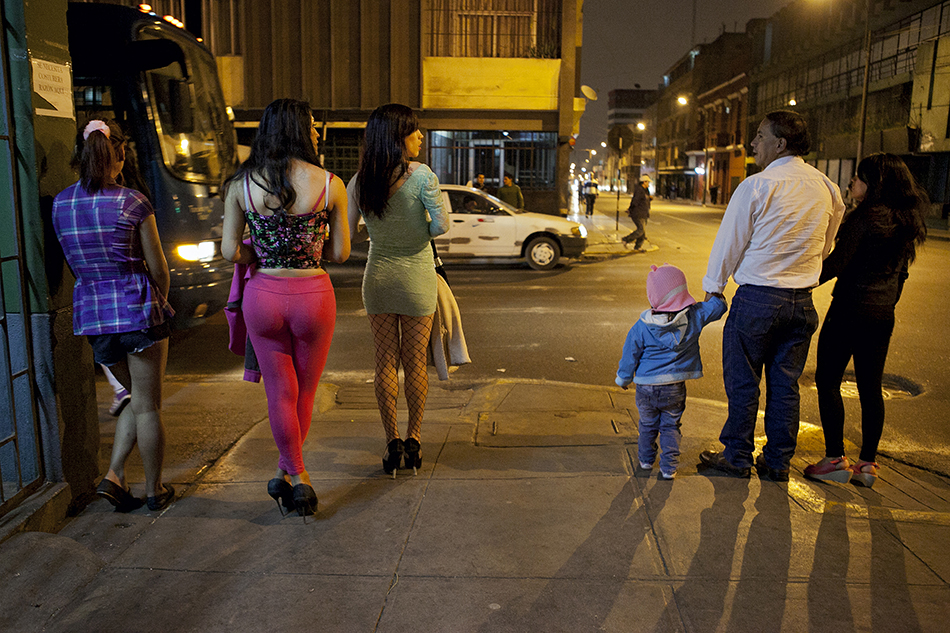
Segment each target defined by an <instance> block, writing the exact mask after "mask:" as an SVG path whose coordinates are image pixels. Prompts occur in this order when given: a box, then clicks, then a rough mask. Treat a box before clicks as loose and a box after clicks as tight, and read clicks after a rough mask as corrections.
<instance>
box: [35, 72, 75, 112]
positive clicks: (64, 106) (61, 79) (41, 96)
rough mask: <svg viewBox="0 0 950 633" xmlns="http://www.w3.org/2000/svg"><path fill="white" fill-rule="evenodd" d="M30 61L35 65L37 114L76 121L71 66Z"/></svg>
mask: <svg viewBox="0 0 950 633" xmlns="http://www.w3.org/2000/svg"><path fill="white" fill-rule="evenodd" d="M30 61H31V62H32V63H33V95H34V103H36V110H35V112H36V114H37V115H40V116H54V117H59V118H63V119H75V118H76V115H75V114H74V111H73V82H72V76H71V73H70V68H69V66H67V65H66V64H57V63H56V62H48V61H45V60H42V59H35V58H33V59H31V60H30Z"/></svg>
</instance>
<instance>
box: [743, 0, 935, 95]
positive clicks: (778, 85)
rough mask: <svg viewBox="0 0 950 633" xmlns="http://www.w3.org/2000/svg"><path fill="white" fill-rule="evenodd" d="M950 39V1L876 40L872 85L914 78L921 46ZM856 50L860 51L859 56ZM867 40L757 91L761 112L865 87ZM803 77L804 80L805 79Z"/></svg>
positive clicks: (892, 27)
mask: <svg viewBox="0 0 950 633" xmlns="http://www.w3.org/2000/svg"><path fill="white" fill-rule="evenodd" d="M948 33H950V0H946V1H945V2H943V3H941V4H937V5H934V6H932V7H930V8H928V9H926V10H924V11H921V12H920V13H916V14H914V15H911V16H909V17H907V18H905V19H903V20H901V21H900V22H895V23H892V24H890V25H888V26H886V27H884V28H883V29H881V30H879V31H877V32H875V33H873V34H872V45H871V65H870V80H871V81H878V80H881V79H888V78H890V77H894V76H897V75H902V74H906V73H913V72H914V67H915V63H916V59H917V47H918V45H919V44H920V42H922V41H924V40H927V39H932V38H934V37H939V36H944V35H947V34H948ZM855 46H858V47H860V48H859V49H858V50H855ZM864 58H865V54H864V39H863V38H861V39H860V40H855V41H853V42H850V43H849V44H847V45H846V46H843V47H841V48H839V49H837V50H835V51H832V52H830V53H827V54H826V55H823V56H821V57H818V58H816V59H813V60H810V61H809V62H808V65H807V66H806V67H805V68H804V69H799V70H798V71H791V72H792V73H794V76H793V77H791V78H790V77H788V76H786V75H785V74H783V75H779V76H777V77H773V78H772V79H769V80H767V81H765V82H763V83H761V84H759V86H758V94H757V97H758V103H759V111H761V112H767V111H769V110H774V109H776V108H782V107H785V106H786V105H787V104H788V100H789V99H791V98H795V99H797V100H799V101H807V100H814V99H818V98H821V97H825V96H828V95H832V94H837V93H841V92H845V91H847V90H849V89H851V88H854V87H856V86H860V85H861V84H862V82H863V81H864ZM803 75H804V76H803Z"/></svg>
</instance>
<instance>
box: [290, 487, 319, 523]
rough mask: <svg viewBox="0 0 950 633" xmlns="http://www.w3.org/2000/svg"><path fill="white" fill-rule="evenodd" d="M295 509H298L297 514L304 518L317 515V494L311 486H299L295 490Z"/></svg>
mask: <svg viewBox="0 0 950 633" xmlns="http://www.w3.org/2000/svg"><path fill="white" fill-rule="evenodd" d="M293 491H294V492H293V495H294V498H293V502H294V507H295V508H297V514H299V515H300V516H302V517H305V516H309V515H312V514H316V512H317V493H315V492H314V491H313V487H312V486H310V485H309V484H297V485H296V486H294V488H293Z"/></svg>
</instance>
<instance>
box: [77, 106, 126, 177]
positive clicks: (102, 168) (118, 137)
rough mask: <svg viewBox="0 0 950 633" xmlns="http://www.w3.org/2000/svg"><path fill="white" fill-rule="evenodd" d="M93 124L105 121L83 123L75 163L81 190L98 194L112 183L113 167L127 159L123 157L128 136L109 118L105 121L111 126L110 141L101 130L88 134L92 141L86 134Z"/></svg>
mask: <svg viewBox="0 0 950 633" xmlns="http://www.w3.org/2000/svg"><path fill="white" fill-rule="evenodd" d="M92 121H103V119H98V118H92V119H89V121H87V122H86V123H85V124H83V127H82V129H80V131H79V134H78V135H77V136H76V155H75V158H74V163H75V164H76V165H77V166H78V167H79V180H80V182H81V183H82V188H83V189H85V190H86V191H88V192H89V193H98V192H99V191H101V190H103V189H105V188H106V187H107V186H108V185H111V184H113V179H112V168H113V166H114V165H115V163H116V162H117V161H119V160H123V159H124V157H125V155H124V154H123V151H124V147H123V146H124V145H125V134H123V133H122V128H120V127H119V124H118V123H116V122H115V121H113V120H112V119H108V120H104V121H103V123H105V124H106V125H108V126H109V136H108V138H107V137H106V135H105V134H104V133H103V132H101V131H100V130H93V131H92V132H90V133H89V138H86V139H84V138H83V131H84V130H85V129H86V125H88V124H89V123H91V122H92Z"/></svg>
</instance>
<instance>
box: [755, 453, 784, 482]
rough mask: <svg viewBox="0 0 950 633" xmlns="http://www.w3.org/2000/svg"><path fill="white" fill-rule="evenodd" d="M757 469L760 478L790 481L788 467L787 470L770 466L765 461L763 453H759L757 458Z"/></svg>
mask: <svg viewBox="0 0 950 633" xmlns="http://www.w3.org/2000/svg"><path fill="white" fill-rule="evenodd" d="M755 470H756V472H757V473H758V474H759V479H765V480H767V481H777V482H779V483H782V482H786V481H788V468H786V469H785V470H780V469H778V468H769V465H768V464H766V463H765V455H763V454H762V453H759V456H758V457H756V458H755Z"/></svg>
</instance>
